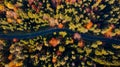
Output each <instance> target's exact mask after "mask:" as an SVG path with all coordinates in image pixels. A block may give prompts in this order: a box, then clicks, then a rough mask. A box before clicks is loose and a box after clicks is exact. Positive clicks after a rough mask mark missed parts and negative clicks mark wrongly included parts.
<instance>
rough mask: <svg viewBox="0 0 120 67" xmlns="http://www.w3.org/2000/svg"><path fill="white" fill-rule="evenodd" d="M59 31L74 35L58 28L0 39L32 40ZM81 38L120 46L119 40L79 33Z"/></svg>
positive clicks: (72, 32) (0, 35) (15, 34)
mask: <svg viewBox="0 0 120 67" xmlns="http://www.w3.org/2000/svg"><path fill="white" fill-rule="evenodd" d="M59 31H66V32H67V33H70V34H74V33H75V31H72V30H70V29H66V28H63V29H59V28H52V29H47V30H42V31H41V30H40V31H38V32H32V33H24V34H21V35H19V34H17V33H13V34H12V35H9V34H0V38H3V39H13V38H17V39H28V38H34V37H37V36H40V35H41V36H43V35H47V34H52V33H53V32H59ZM79 34H80V35H81V37H82V39H85V40H89V41H96V40H100V41H103V42H108V43H113V44H120V40H117V39H112V38H111V39H110V38H104V37H99V36H92V35H88V34H83V33H79Z"/></svg>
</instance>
